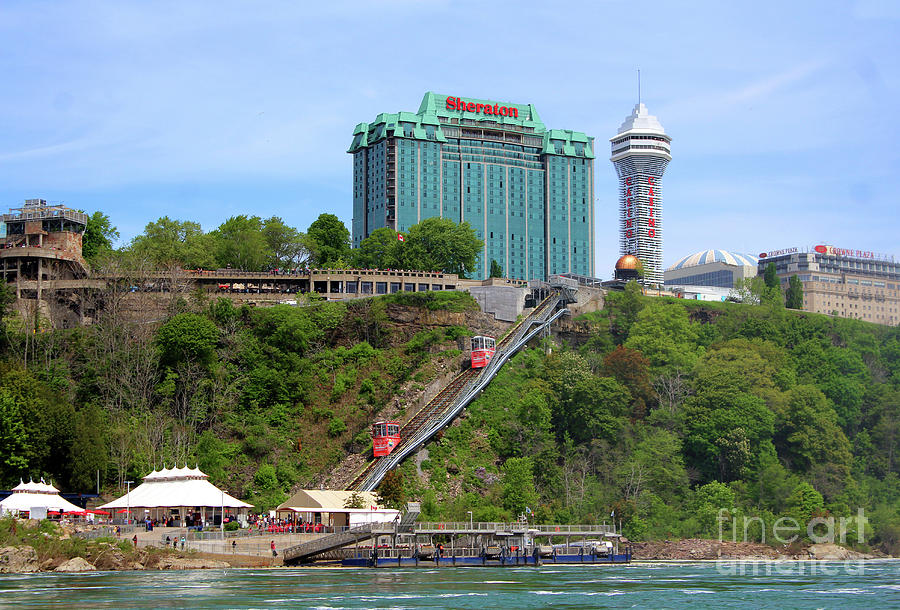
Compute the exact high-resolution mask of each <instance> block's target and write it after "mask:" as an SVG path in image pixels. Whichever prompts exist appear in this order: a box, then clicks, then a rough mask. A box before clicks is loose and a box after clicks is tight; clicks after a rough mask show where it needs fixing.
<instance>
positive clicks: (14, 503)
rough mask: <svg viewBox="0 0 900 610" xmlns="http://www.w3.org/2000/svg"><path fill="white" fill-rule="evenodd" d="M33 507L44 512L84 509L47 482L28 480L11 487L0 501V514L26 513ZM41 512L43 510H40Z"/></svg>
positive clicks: (79, 511) (31, 510)
mask: <svg viewBox="0 0 900 610" xmlns="http://www.w3.org/2000/svg"><path fill="white" fill-rule="evenodd" d="M33 509H46V512H50V511H59V512H64V513H83V512H84V509H83V508H81V507H80V506H76V505H74V504H72V503H71V502H69V501H68V500H66V499H64V498H62V497H61V496H60V495H59V490H58V489H56V488H55V487H54V486H53V485H51V484H49V483H44V479H41V481H40V483H36V482H34V481H29V482H28V483H25V482H23V481H21V480H20V481H19V484H18V485H17V486H16V487H14V488H13V490H12V494H10V495H9V496H8V497H7V498H6V499H4V500H2V501H0V515H2V514H4V513H15V514H18V513H26V512H27V513H28V514H29V515H31V513H32V512H33ZM42 512H43V511H42Z"/></svg>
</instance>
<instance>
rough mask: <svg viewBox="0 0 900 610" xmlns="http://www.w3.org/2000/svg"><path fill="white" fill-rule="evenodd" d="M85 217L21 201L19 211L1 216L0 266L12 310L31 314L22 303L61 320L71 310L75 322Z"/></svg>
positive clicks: (83, 268) (41, 202) (44, 203)
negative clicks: (10, 294)
mask: <svg viewBox="0 0 900 610" xmlns="http://www.w3.org/2000/svg"><path fill="white" fill-rule="evenodd" d="M86 226H87V215H86V214H84V213H83V212H80V211H78V210H73V209H71V208H68V207H66V206H63V205H58V204H48V203H47V201H46V200H44V199H26V200H25V205H24V206H22V207H21V208H13V209H11V210H10V211H9V213H8V214H3V215H0V266H2V269H3V278H4V279H5V280H6V283H7V285H8V286H9V287H10V289H11V290H12V291H13V292H14V293H15V297H16V308H17V309H19V310H20V311H21V313H23V314H31V313H32V312H31V311H26V310H27V309H28V307H27V305H28V304H29V303H30V304H33V305H34V307H37V308H38V309H39V310H40V309H43V308H50V307H53V308H56V309H59V310H60V311H56V312H53V313H54V314H55V315H53V316H51V315H50V313H51V312H49V311H44V312H43V314H44V316H45V317H47V318H51V317H52V318H54V319H65V318H66V317H67V316H66V315H62V316H60V314H65V312H66V311H68V312H71V316H69V317H72V320H69V322H74V323H77V322H79V321H80V317H81V315H82V314H81V303H80V298H81V297H80V296H79V292H78V290H77V288H82V287H83V286H82V284H83V280H84V279H85V278H86V277H87V276H88V272H89V270H88V264H87V263H86V262H85V260H84V258H83V256H82V251H81V247H82V237H83V235H84V230H85V227H86Z"/></svg>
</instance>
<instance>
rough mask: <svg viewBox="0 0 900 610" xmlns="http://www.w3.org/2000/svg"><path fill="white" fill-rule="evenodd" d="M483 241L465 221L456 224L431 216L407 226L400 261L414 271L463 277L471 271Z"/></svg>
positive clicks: (473, 268)
mask: <svg viewBox="0 0 900 610" xmlns="http://www.w3.org/2000/svg"><path fill="white" fill-rule="evenodd" d="M483 247H484V242H483V241H481V240H480V239H478V237H476V236H475V231H474V230H473V229H472V227H471V226H469V223H468V222H461V223H459V224H456V223H455V222H453V221H452V220H450V219H449V218H438V217H437V216H433V217H431V218H426V219H425V220H423V221H422V222H420V223H419V224H417V225H413V226H412V227H410V229H409V233H408V235H407V237H406V241H405V242H404V246H403V251H404V263H405V265H406V267H407V268H409V269H415V270H417V271H443V272H445V273H455V274H457V275H459V276H460V277H466V276H467V275H468V274H471V273H472V272H474V271H475V268H476V265H477V261H478V254H479V252H480V251H481V249H482V248H483Z"/></svg>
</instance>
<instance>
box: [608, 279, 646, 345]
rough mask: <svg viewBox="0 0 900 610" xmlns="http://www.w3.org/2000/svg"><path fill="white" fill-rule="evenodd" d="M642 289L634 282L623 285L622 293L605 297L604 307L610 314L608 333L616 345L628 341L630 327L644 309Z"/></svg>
mask: <svg viewBox="0 0 900 610" xmlns="http://www.w3.org/2000/svg"><path fill="white" fill-rule="evenodd" d="M643 294H644V289H643V288H642V287H641V285H640V284H638V283H637V282H635V281H631V282H628V283H627V284H625V290H624V291H622V292H610V293H609V294H607V295H606V305H607V308H608V309H609V312H610V319H611V322H610V332H611V333H612V334H613V337H614V338H615V339H616V343H619V344H621V343H624V342H625V340H626V339H628V333H630V332H631V327H632V326H634V323H635V322H637V317H638V314H639V313H640V312H641V310H642V309H643V308H644V298H643Z"/></svg>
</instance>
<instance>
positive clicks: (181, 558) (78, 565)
mask: <svg viewBox="0 0 900 610" xmlns="http://www.w3.org/2000/svg"><path fill="white" fill-rule="evenodd" d="M633 545H634V561H711V560H744V561H852V560H867V559H891V557H889V556H885V555H870V554H866V553H859V552H857V551H853V550H851V549H847V548H844V547H842V546H839V545H836V544H813V545H810V546H808V547H805V548H803V549H798V550H796V551H794V550H791V551H788V549H782V550H779V549H776V548H773V547H770V546H767V545H765V544H759V543H752V542H728V541H726V542H720V541H718V540H703V539H686V540H676V541H669V540H666V541H653V542H635V543H633ZM280 564H281V562H280V561H278V562H277V565H276V563H274V562H273V560H272V559H270V558H267V557H256V556H248V555H212V554H207V553H179V552H177V551H168V550H162V549H156V548H150V549H148V548H141V549H135V550H133V551H132V552H130V553H125V552H124V551H123V550H122V549H121V548H120V547H119V546H117V545H114V544H111V543H101V544H100V545H98V546H97V548H96V549H94V551H93V552H91V553H90V554H89V555H88V556H87V557H80V556H76V557H71V558H70V557H66V556H57V557H50V558H46V559H44V560H41V559H40V558H39V556H38V553H37V551H36V550H35V549H34V548H33V547H31V546H27V545H21V546H6V547H3V548H0V574H31V573H38V572H61V573H74V572H93V571H128V570H209V569H225V568H256V569H259V568H272V567H278V566H280ZM308 567H315V564H313V565H312V566H308Z"/></svg>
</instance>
